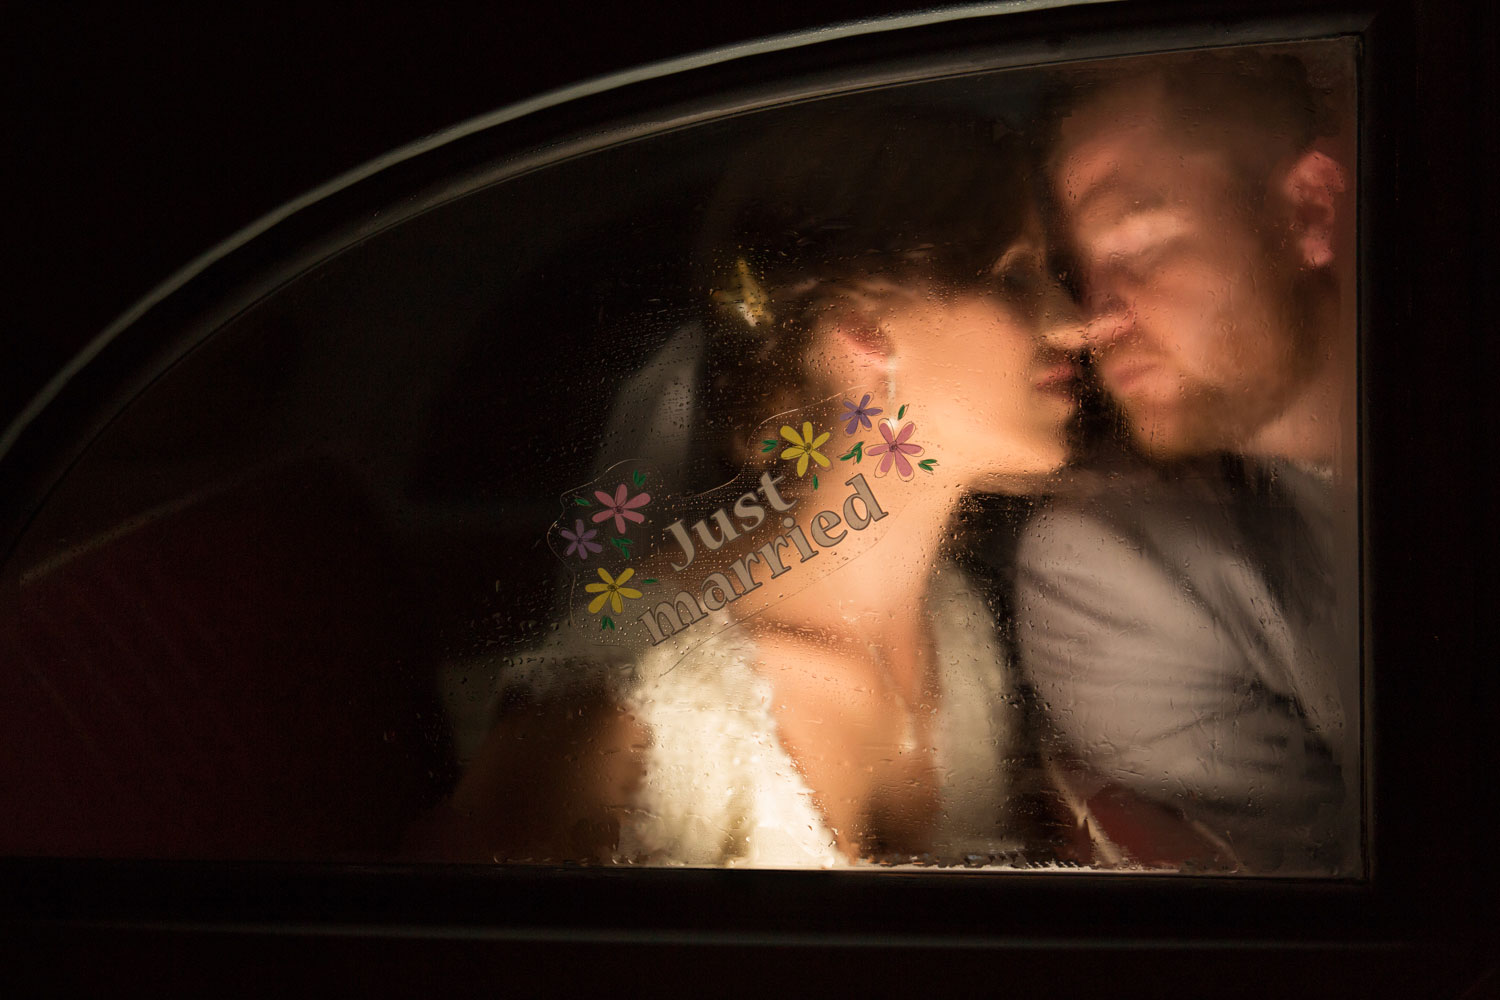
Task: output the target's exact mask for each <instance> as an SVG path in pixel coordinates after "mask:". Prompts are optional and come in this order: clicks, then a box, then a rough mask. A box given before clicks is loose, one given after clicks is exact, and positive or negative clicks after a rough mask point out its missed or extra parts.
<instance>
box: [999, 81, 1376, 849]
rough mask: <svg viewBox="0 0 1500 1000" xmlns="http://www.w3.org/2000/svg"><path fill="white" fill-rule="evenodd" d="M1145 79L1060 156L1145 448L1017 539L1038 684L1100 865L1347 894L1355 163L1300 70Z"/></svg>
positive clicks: (1073, 128)
mask: <svg viewBox="0 0 1500 1000" xmlns="http://www.w3.org/2000/svg"><path fill="white" fill-rule="evenodd" d="M1136 62H1137V64H1138V65H1129V64H1125V65H1126V68H1123V69H1119V70H1118V71H1114V72H1111V73H1109V74H1107V75H1105V76H1103V77H1097V76H1096V77H1094V78H1092V79H1090V80H1086V81H1079V82H1077V86H1076V87H1075V89H1074V91H1073V94H1072V97H1071V100H1070V101H1069V104H1068V106H1067V107H1066V108H1065V109H1064V110H1063V111H1062V112H1061V113H1060V114H1059V116H1058V118H1057V128H1056V132H1055V135H1054V137H1053V142H1052V145H1051V153H1050V158H1049V161H1048V176H1049V182H1050V185H1051V193H1052V197H1053V201H1054V208H1055V218H1056V222H1057V223H1058V227H1059V229H1060V233H1061V235H1062V237H1063V239H1062V242H1063V243H1064V244H1065V245H1066V247H1067V249H1068V251H1070V253H1071V254H1072V256H1073V259H1074V263H1075V264H1076V274H1077V275H1078V278H1079V281H1080V285H1081V288H1080V290H1081V292H1082V295H1083V298H1084V301H1085V303H1086V305H1087V307H1088V310H1089V314H1090V317H1091V318H1090V322H1089V323H1088V325H1087V326H1086V327H1085V328H1083V330H1082V331H1081V332H1079V333H1078V334H1077V335H1076V336H1074V337H1072V338H1071V339H1070V341H1069V342H1068V343H1066V344H1063V345H1061V346H1064V347H1066V348H1068V349H1069V350H1071V351H1074V352H1076V353H1078V354H1079V355H1080V356H1083V357H1086V358H1087V359H1088V360H1089V363H1090V368H1091V369H1092V371H1093V372H1094V373H1095V375H1096V376H1097V378H1098V380H1099V382H1100V383H1101V385H1102V387H1103V389H1104V390H1105V392H1106V393H1107V394H1108V397H1109V398H1110V400H1111V401H1112V403H1113V405H1114V407H1115V408H1116V409H1117V410H1118V413H1119V419H1120V424H1121V426H1120V434H1119V437H1120V438H1122V439H1125V440H1127V441H1128V442H1129V445H1128V447H1126V448H1123V449H1118V450H1117V453H1116V454H1115V455H1114V456H1113V457H1108V458H1104V459H1099V460H1095V461H1093V462H1092V463H1091V464H1090V468H1089V469H1087V470H1086V472H1085V475H1084V477H1083V479H1084V482H1085V483H1088V482H1092V483H1094V484H1095V485H1094V487H1093V488H1092V489H1089V488H1087V487H1085V489H1084V490H1083V491H1082V492H1083V495H1081V496H1074V497H1070V498H1068V499H1065V500H1059V501H1057V502H1056V503H1054V504H1053V505H1052V507H1051V508H1050V509H1049V510H1048V511H1046V512H1045V514H1044V516H1041V517H1038V518H1037V519H1035V520H1034V521H1033V522H1032V524H1031V525H1030V526H1029V527H1028V528H1027V531H1026V534H1025V537H1024V538H1023V539H1022V542H1021V548H1020V552H1019V556H1018V576H1017V587H1018V594H1017V598H1018V608H1017V610H1018V615H1017V618H1018V622H1019V625H1018V638H1019V643H1020V649H1021V659H1022V667H1023V670H1024V671H1025V673H1026V675H1027V678H1028V680H1029V682H1030V684H1031V685H1032V687H1033V688H1034V690H1035V692H1036V694H1037V696H1038V698H1039V701H1040V703H1041V705H1042V706H1043V715H1044V728H1045V731H1046V733H1047V737H1046V739H1047V749H1048V754H1047V756H1048V757H1049V760H1050V767H1051V769H1052V772H1053V777H1054V779H1055V782H1056V784H1057V785H1058V786H1059V788H1060V789H1061V790H1062V795H1063V798H1064V801H1065V802H1066V804H1067V806H1068V807H1069V809H1070V810H1071V813H1072V818H1073V819H1075V820H1076V821H1077V823H1078V826H1079V830H1080V833H1083V832H1086V833H1087V834H1088V836H1089V838H1090V840H1091V844H1092V847H1093V850H1094V859H1095V860H1096V861H1097V862H1101V863H1107V862H1111V861H1125V862H1129V861H1134V862H1138V863H1143V864H1162V865H1172V866H1184V867H1188V868H1192V867H1195V866H1196V867H1224V866H1226V865H1227V866H1230V867H1234V868H1237V869H1240V870H1250V871H1257V872H1266V873H1278V874H1288V875H1291V874H1331V873H1351V872H1356V871H1358V864H1359V847H1358V837H1359V833H1358V815H1359V812H1358V808H1359V787H1360V786H1359V783H1358V778H1359V766H1360V765H1359V753H1360V743H1359V718H1360V715H1359V704H1358V698H1359V694H1358V645H1357V637H1356V631H1357V627H1358V609H1357V593H1358V592H1357V579H1356V578H1355V575H1354V574H1355V569H1354V567H1355V566H1356V560H1355V549H1354V546H1355V544H1356V541H1357V539H1356V538H1355V536H1354V507H1353V494H1352V490H1353V479H1352V475H1351V474H1352V470H1353V459H1354V451H1353V440H1352V429H1351V428H1352V413H1353V378H1352V373H1353V371H1354V368H1353V324H1352V310H1351V309H1350V305H1349V303H1350V299H1349V296H1348V293H1349V290H1350V285H1351V280H1350V276H1349V274H1348V273H1346V272H1347V271H1348V267H1347V265H1348V264H1349V263H1350V262H1351V261H1350V260H1349V257H1348V254H1349V249H1350V248H1349V245H1348V242H1347V240H1348V239H1349V233H1350V231H1351V227H1348V226H1347V225H1346V224H1347V223H1348V222H1349V221H1350V217H1349V213H1350V202H1349V200H1348V198H1347V194H1348V192H1347V185H1348V183H1349V181H1348V176H1347V174H1346V171H1345V169H1344V166H1343V163H1342V162H1341V160H1347V159H1348V157H1347V156H1346V155H1344V154H1343V153H1342V151H1341V150H1340V149H1338V148H1337V147H1336V146H1335V145H1334V144H1332V141H1331V140H1330V139H1329V138H1328V132H1329V131H1330V130H1329V128H1328V125H1329V123H1328V122H1327V121H1326V120H1324V117H1323V113H1322V111H1321V110H1320V107H1321V105H1320V102H1319V101H1318V100H1317V97H1318V95H1317V94H1316V93H1315V92H1314V90H1313V88H1311V87H1310V86H1309V85H1308V82H1307V74H1306V69H1305V66H1304V65H1303V63H1302V62H1301V61H1300V60H1298V59H1296V58H1293V57H1291V56H1286V55H1265V54H1249V55H1247V54H1243V53H1238V54H1232V55H1229V56H1223V55H1219V54H1212V53H1195V54H1192V55H1188V56H1172V57H1157V58H1153V59H1151V60H1138V61H1136Z"/></svg>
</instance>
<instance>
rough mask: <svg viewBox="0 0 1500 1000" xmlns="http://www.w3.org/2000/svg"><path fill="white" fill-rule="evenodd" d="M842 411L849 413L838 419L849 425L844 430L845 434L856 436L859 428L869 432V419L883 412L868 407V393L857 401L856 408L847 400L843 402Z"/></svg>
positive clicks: (879, 409) (876, 408)
mask: <svg viewBox="0 0 1500 1000" xmlns="http://www.w3.org/2000/svg"><path fill="white" fill-rule="evenodd" d="M844 409H846V410H848V411H849V412H848V413H845V414H844V415H843V416H841V417H839V419H840V420H847V421H849V425H848V426H847V427H845V428H844V433H845V434H858V433H859V429H860V428H861V427H863V428H864V429H865V430H869V429H870V427H871V424H870V418H871V417H873V416H875V415H876V414H877V413H883V412H885V411H883V410H881V408H880V407H878V406H871V405H870V394H869V393H868V392H867V393H865V398H864V399H861V400H860V401H859V405H858V406H855V405H854V404H853V403H851V402H849V401H848V400H847V399H846V400H844Z"/></svg>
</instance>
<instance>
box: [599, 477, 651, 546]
mask: <svg viewBox="0 0 1500 1000" xmlns="http://www.w3.org/2000/svg"><path fill="white" fill-rule="evenodd" d="M629 494H630V487H628V486H626V485H625V484H624V483H621V484H620V487H619V489H617V490H615V495H614V496H610V495H609V494H608V493H605V492H604V491H603V490H595V491H594V499H595V500H598V501H599V502H600V503H601V504H603V505H604V509H603V510H601V511H599V512H598V513H597V514H595V515H594V523H595V524H598V523H599V522H600V521H607V520H609V519H610V518H614V519H615V530H616V531H618V532H619V533H620V534H622V535H623V534H625V529H626V528H627V527H629V525H627V524H626V523H625V522H626V521H634V522H636V523H637V524H639V523H641V522H642V521H644V520H646V516H645V515H644V514H642V513H640V512H639V511H637V510H636V509H635V508H637V507H644V506H646V504H648V503H650V502H651V494H649V493H637V494H636V495H635V496H633V497H630V498H629V499H628V500H627V499H626V497H627V496H629Z"/></svg>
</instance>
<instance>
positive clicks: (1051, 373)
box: [1031, 360, 1078, 395]
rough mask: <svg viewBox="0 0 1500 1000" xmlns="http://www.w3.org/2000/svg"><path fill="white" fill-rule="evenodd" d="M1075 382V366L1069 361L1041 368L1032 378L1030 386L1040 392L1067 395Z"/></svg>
mask: <svg viewBox="0 0 1500 1000" xmlns="http://www.w3.org/2000/svg"><path fill="white" fill-rule="evenodd" d="M1077 380H1078V368H1077V366H1075V365H1074V364H1073V362H1071V361H1067V360H1063V361H1057V362H1054V363H1051V364H1048V365H1046V366H1045V367H1043V368H1041V369H1040V370H1039V371H1038V372H1037V373H1036V375H1035V376H1034V377H1033V378H1032V380H1031V384H1032V385H1033V386H1035V387H1036V388H1037V389H1039V390H1040V391H1042V392H1049V393H1056V394H1059V395H1069V394H1071V393H1072V391H1073V383H1074V382H1076V381H1077Z"/></svg>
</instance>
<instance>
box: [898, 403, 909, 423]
mask: <svg viewBox="0 0 1500 1000" xmlns="http://www.w3.org/2000/svg"><path fill="white" fill-rule="evenodd" d="M906 407H907V404H906V403H902V404H901V409H899V410H897V411H896V419H897V420H900V419H901V418H902V417H904V416H906Z"/></svg>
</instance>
